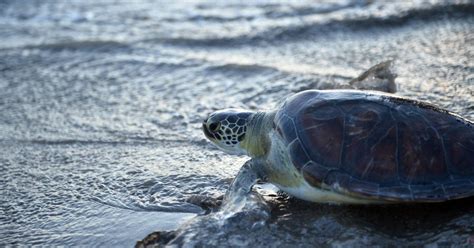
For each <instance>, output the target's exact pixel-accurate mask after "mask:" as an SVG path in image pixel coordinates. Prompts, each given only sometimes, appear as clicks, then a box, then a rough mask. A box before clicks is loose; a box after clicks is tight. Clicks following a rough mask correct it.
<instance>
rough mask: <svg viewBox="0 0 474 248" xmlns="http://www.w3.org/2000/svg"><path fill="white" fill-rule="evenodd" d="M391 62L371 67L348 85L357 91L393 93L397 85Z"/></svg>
mask: <svg viewBox="0 0 474 248" xmlns="http://www.w3.org/2000/svg"><path fill="white" fill-rule="evenodd" d="M392 65H393V61H392V60H387V61H384V62H382V63H379V64H376V65H374V66H372V67H371V68H370V69H368V70H367V71H365V72H364V73H362V74H360V75H359V76H358V77H356V78H354V79H352V80H351V81H350V82H349V85H351V86H352V87H354V88H355V89H358V90H377V91H382V92H388V93H395V92H396V91H397V85H396V84H395V78H396V77H397V75H396V74H395V73H394V72H393V68H392Z"/></svg>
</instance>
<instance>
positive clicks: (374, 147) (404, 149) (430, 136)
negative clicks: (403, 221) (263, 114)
mask: <svg viewBox="0 0 474 248" xmlns="http://www.w3.org/2000/svg"><path fill="white" fill-rule="evenodd" d="M273 128H274V130H276V133H278V135H279V136H281V137H280V138H281V140H282V141H283V142H284V143H285V145H286V146H287V151H288V153H289V157H290V159H291V162H292V164H293V166H294V167H296V169H297V171H299V172H300V173H301V174H302V175H303V177H304V179H305V181H306V182H307V183H308V184H310V185H311V186H313V187H315V188H330V189H332V190H334V191H339V193H341V194H345V195H351V196H353V197H356V198H361V199H364V198H365V199H378V200H383V201H392V202H438V201H446V200H452V199H458V198H464V197H469V196H473V195H474V124H473V122H471V121H469V120H466V119H464V118H462V117H460V116H457V115H455V114H452V113H450V112H447V111H445V110H441V109H439V108H437V107H436V106H433V105H430V104H427V103H421V102H418V101H415V100H410V99H405V98H401V97H397V96H394V95H391V94H383V93H375V92H366V91H345V90H330V91H318V90H309V91H304V92H301V93H298V94H296V95H294V96H292V97H291V98H289V99H288V100H286V101H285V102H284V104H283V105H282V106H281V108H279V109H278V110H277V111H276V115H275V118H274V120H273Z"/></svg>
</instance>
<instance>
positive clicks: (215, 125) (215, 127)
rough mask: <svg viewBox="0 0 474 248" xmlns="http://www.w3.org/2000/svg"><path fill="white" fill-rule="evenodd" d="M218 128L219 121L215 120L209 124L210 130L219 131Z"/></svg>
mask: <svg viewBox="0 0 474 248" xmlns="http://www.w3.org/2000/svg"><path fill="white" fill-rule="evenodd" d="M217 129H219V124H218V123H215V122H213V123H211V124H209V130H210V131H212V132H215V131H217Z"/></svg>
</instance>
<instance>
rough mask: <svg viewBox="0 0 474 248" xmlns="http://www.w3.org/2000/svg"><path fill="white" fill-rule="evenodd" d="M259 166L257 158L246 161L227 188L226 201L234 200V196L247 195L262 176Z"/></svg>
mask: <svg viewBox="0 0 474 248" xmlns="http://www.w3.org/2000/svg"><path fill="white" fill-rule="evenodd" d="M258 167H259V166H258V162H257V160H254V159H250V160H248V161H247V162H245V164H244V165H243V166H242V167H241V168H240V170H239V172H238V173H237V176H236V177H235V178H234V180H233V181H232V184H231V185H230V188H229V189H228V190H227V193H226V195H225V197H224V202H228V201H232V199H233V198H238V197H241V196H243V195H246V194H248V193H249V192H250V191H251V190H252V187H253V185H255V183H256V182H257V181H258V179H259V178H260V177H261V175H260V173H259V170H258Z"/></svg>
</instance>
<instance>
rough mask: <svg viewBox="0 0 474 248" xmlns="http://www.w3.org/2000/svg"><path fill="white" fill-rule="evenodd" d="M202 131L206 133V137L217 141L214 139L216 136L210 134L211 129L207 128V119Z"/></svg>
mask: <svg viewBox="0 0 474 248" xmlns="http://www.w3.org/2000/svg"><path fill="white" fill-rule="evenodd" d="M202 131H203V132H204V135H206V137H207V138H208V139H215V138H216V137H214V135H213V134H212V133H211V132H209V129H208V128H207V119H205V120H204V121H203V122H202Z"/></svg>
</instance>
